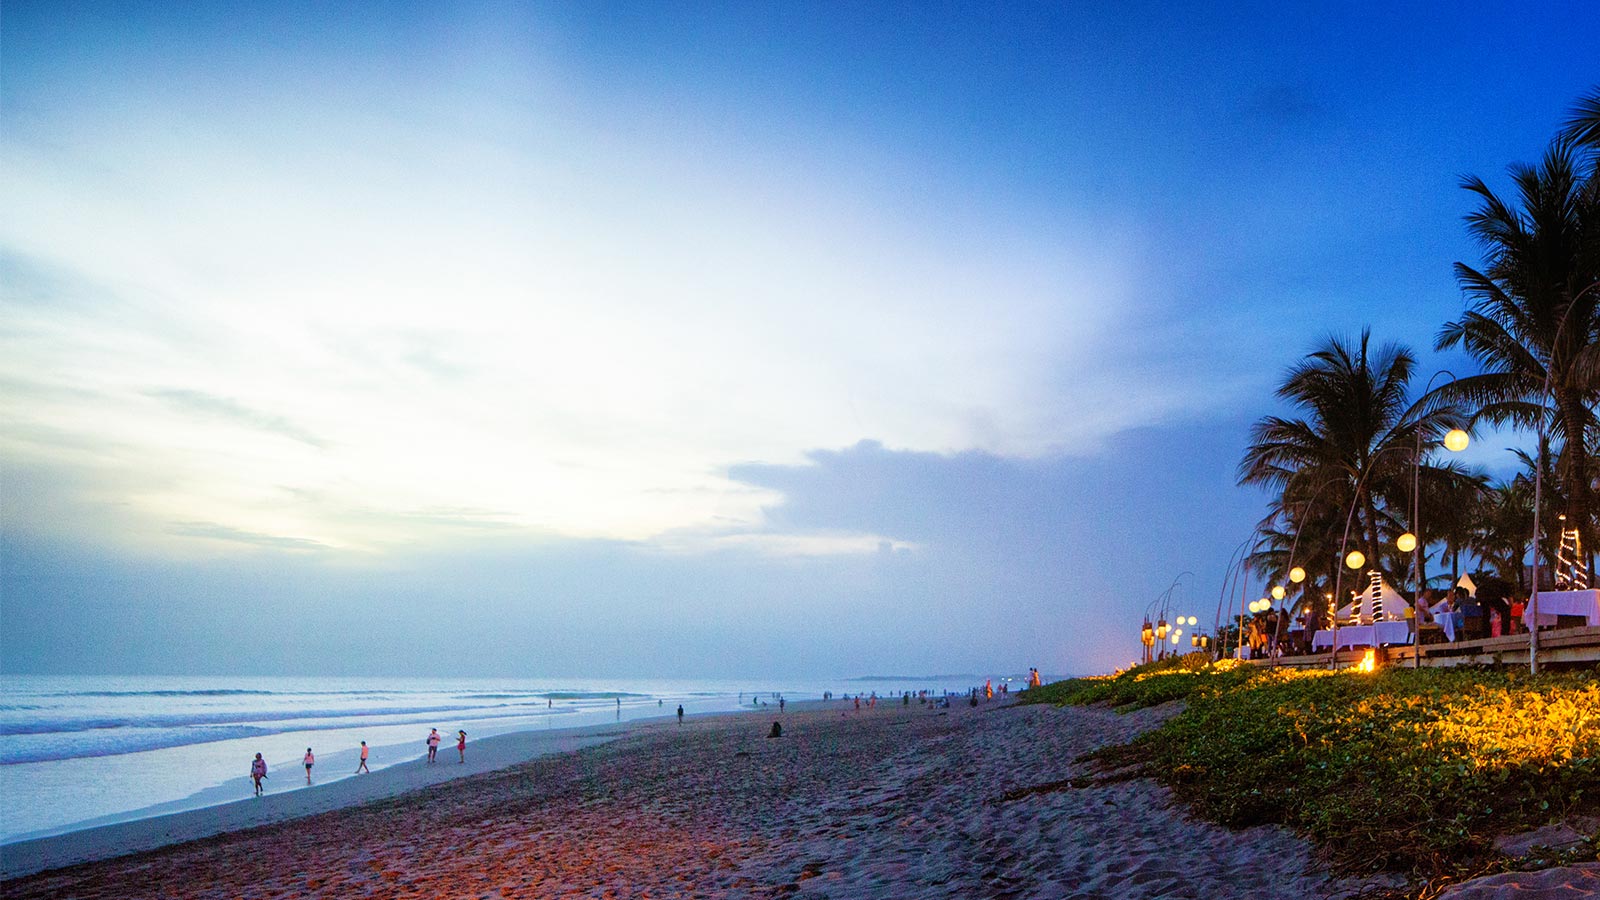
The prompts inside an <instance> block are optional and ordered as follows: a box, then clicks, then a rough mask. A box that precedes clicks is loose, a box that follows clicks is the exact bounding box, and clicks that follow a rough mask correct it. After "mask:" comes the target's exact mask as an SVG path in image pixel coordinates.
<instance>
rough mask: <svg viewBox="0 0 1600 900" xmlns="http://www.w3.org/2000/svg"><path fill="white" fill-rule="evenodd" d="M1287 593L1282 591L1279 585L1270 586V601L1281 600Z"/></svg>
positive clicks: (1281, 586)
mask: <svg viewBox="0 0 1600 900" xmlns="http://www.w3.org/2000/svg"><path fill="white" fill-rule="evenodd" d="M1288 593H1289V592H1288V591H1286V590H1284V589H1283V585H1281V584H1275V585H1273V586H1272V599H1274V600H1282V599H1283V598H1284V596H1285V595H1286V594H1288Z"/></svg>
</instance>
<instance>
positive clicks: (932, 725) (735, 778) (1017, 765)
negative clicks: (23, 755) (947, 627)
mask: <svg viewBox="0 0 1600 900" xmlns="http://www.w3.org/2000/svg"><path fill="white" fill-rule="evenodd" d="M1172 712H1173V710H1172V709H1170V708H1168V709H1155V710H1146V711H1144V712H1140V713H1135V714H1132V715H1125V716H1124V715H1117V714H1115V713H1112V712H1108V711H1104V710H1096V709H1081V708H1066V709H1057V708H1049V707H1015V706H1006V705H1002V704H1000V703H993V704H985V705H982V706H980V707H978V708H976V709H972V708H969V707H967V706H964V705H957V706H954V707H953V708H951V709H949V710H937V709H933V708H932V707H924V706H920V705H917V704H912V705H911V706H910V707H905V706H901V705H898V704H883V705H880V706H879V707H877V708H876V709H870V710H869V709H864V710H861V711H859V712H857V711H855V710H853V709H848V708H846V706H845V704H843V703H842V702H835V703H833V704H826V705H821V708H817V707H812V708H809V709H791V710H790V711H789V712H787V713H785V714H783V715H781V716H780V715H767V716H761V715H731V716H713V717H705V718H702V719H694V718H691V719H690V720H689V721H688V722H687V723H685V724H684V725H682V726H680V725H678V724H677V723H676V722H673V721H670V720H669V721H665V722H652V723H648V724H642V725H638V726H636V727H634V728H633V729H632V730H630V731H628V732H627V733H624V734H620V735H619V734H615V733H611V734H607V733H605V732H600V733H596V734H591V735H589V736H588V737H587V739H586V740H587V741H588V742H591V743H593V742H600V741H605V743H603V744H600V745H599V746H586V747H584V748H583V749H577V748H578V746H580V745H581V744H582V743H583V741H579V740H578V739H577V738H574V740H575V741H578V743H575V745H574V747H573V748H568V752H559V753H558V754H557V755H553V756H545V757H541V758H537V759H533V760H530V761H527V762H523V763H519V764H515V765H511V766H509V767H506V768H502V769H498V770H496V771H491V772H484V773H481V774H476V775H471V776H469V777H465V778H460V779H455V780H451V781H447V782H444V783H440V784H435V785H431V786H426V787H421V788H420V789H417V790H412V791H410V792H408V793H404V794H402V795H399V796H393V797H389V798H387V799H380V800H376V801H374V802H369V803H365V804H364V805H360V806H352V807H347V808H343V809H335V810H331V811H328V812H320V813H316V814H313V815H310V816H309V817H303V818H298V819H294V820H292V821H277V822H271V823H268V824H259V823H252V822H242V821H239V820H237V819H223V820H218V819H217V818H216V817H217V816H218V815H221V814H220V813H218V812H217V811H215V810H200V811H195V812H192V813H184V814H180V815H178V816H172V817H166V818H165V819H157V820H146V821H144V822H134V823H127V824H125V825H123V826H117V827H116V828H113V829H102V830H100V833H98V834H97V835H95V836H94V838H93V843H94V846H93V847H92V848H91V849H92V850H93V851H94V852H96V853H100V854H104V853H109V852H115V851H117V850H125V851H133V850H139V849H141V848H144V847H150V846H155V845H157V844H161V843H165V842H170V841H173V840H177V839H183V838H186V837H194V836H198V834H199V833H200V832H203V831H204V830H205V829H211V831H210V832H209V833H210V834H211V836H208V837H203V838H201V839H199V840H191V841H189V842H187V843H177V844H172V845H171V846H165V847H162V848H161V849H156V850H146V851H145V852H137V853H132V855H126V856H119V857H116V858H111V859H105V860H103V861H99V862H90V863H84V864H78V865H72V866H69V867H67V868H57V869H53V870H51V871H46V872H42V873H39V874H34V875H30V876H27V877H22V878H16V879H12V880H8V881H6V882H4V884H3V887H4V895H5V896H7V897H18V898H22V897H82V898H90V897H108V898H109V897H180V898H184V897H193V898H202V897H204V898H212V897H217V898H220V897H244V898H270V897H299V896H320V897H351V896H370V897H419V898H420V897H438V896H468V897H486V898H509V897H617V898H622V897H687V896H695V897H780V896H791V895H799V896H818V897H841V898H844V897H884V898H891V897H905V898H912V897H1016V898H1065V897H1196V898H1198V897H1207V896H1223V895H1234V896H1251V897H1284V898H1290V897H1296V898H1298V897H1311V896H1315V897H1334V896H1343V895H1348V894H1350V893H1352V892H1354V891H1356V890H1358V889H1360V888H1361V887H1363V886H1364V885H1363V884H1362V883H1359V882H1355V881H1349V880H1341V879H1337V878H1334V877H1332V876H1330V875H1329V874H1327V873H1326V872H1324V871H1321V870H1319V869H1318V868H1317V867H1316V865H1315V864H1314V863H1313V860H1312V857H1311V854H1310V850H1309V848H1308V847H1307V845H1306V844H1305V843H1304V842H1302V841H1300V840H1299V839H1297V838H1296V837H1294V836H1293V835H1291V834H1290V833H1288V832H1286V831H1282V830H1280V829H1273V828H1260V829H1252V830H1251V831H1248V832H1234V831H1229V830H1227V829H1224V828H1220V827H1217V826H1213V825H1209V824H1206V823H1202V822H1198V821H1195V820H1192V819H1190V818H1189V817H1188V816H1186V815H1185V814H1184V813H1183V812H1182V811H1180V810H1178V809H1177V808H1175V807H1174V806H1173V804H1172V801H1171V800H1170V798H1169V796H1168V795H1167V793H1166V792H1165V790H1164V789H1162V788H1160V787H1159V786H1157V785H1155V784H1154V783H1153V782H1150V781H1148V780H1130V781H1120V782H1111V783H1104V784H1085V783H1084V782H1082V781H1081V780H1080V781H1077V782H1073V783H1072V784H1067V782H1068V781H1069V780H1070V779H1074V778H1080V777H1081V776H1083V775H1085V774H1086V771H1087V770H1086V769H1085V768H1084V767H1083V766H1082V765H1081V764H1078V763H1076V762H1074V760H1075V759H1076V758H1077V757H1078V756H1079V755H1080V754H1082V753H1084V752H1087V751H1089V750H1091V749H1094V748H1095V747H1099V746H1102V745H1105V744H1106V743H1108V742H1117V741H1122V740H1125V739H1127V738H1128V737H1130V736H1131V735H1133V734H1134V733H1136V732H1138V731H1140V730H1142V729H1145V728H1149V727H1152V726H1153V725H1154V724H1156V723H1158V722H1159V721H1160V720H1161V719H1162V718H1164V717H1165V716H1166V715H1170V714H1171V713H1172ZM773 719H777V720H779V721H781V722H782V723H783V724H784V732H783V736H782V737H779V738H775V739H773V738H769V737H767V733H768V729H769V727H770V724H771V721H772V720H773ZM508 737H509V736H508ZM485 743H488V742H485ZM508 752H509V751H508ZM337 787H338V785H334V786H330V788H329V793H330V795H331V794H332V792H333V789H334V788H337ZM315 793H316V792H315V791H308V792H302V794H304V795H305V796H307V797H309V796H311V795H313V794H315ZM339 799H341V798H337V797H331V796H330V798H329V799H328V801H327V802H334V801H336V800H339ZM232 806H235V807H237V806H238V804H234V805H232ZM219 809H227V807H222V808H219ZM295 811H299V810H292V811H290V812H295ZM251 825H254V826H255V827H250V826H251ZM219 826H220V827H219ZM238 829H243V830H238ZM34 843H35V844H36V845H37V846H34V847H31V848H27V849H28V852H30V853H36V854H45V855H49V853H51V852H53V853H55V854H56V856H55V857H52V859H57V858H60V854H62V853H63V852H64V851H63V850H61V849H60V848H62V847H71V846H72V845H73V844H79V845H83V844H85V843H86V838H85V836H84V835H83V834H82V833H80V834H79V835H67V836H63V837H60V838H53V839H47V840H46V841H40V842H34ZM19 847H20V845H19ZM19 847H14V848H11V849H13V850H16V849H19ZM51 847H54V848H55V849H54V850H53V851H52V850H51V849H50V848H51ZM9 855H10V854H8V856H9ZM24 862H26V861H25V860H23V859H21V858H18V859H17V860H12V859H9V858H8V860H7V866H8V867H12V866H14V865H15V866H17V867H18V868H20V864H22V863H24ZM47 864H53V863H47Z"/></svg>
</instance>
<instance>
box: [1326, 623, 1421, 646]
mask: <svg viewBox="0 0 1600 900" xmlns="http://www.w3.org/2000/svg"><path fill="white" fill-rule="evenodd" d="M1409 643H1411V626H1410V625H1407V624H1406V623H1405V622H1378V623H1376V624H1374V625H1346V626H1345V627H1343V628H1340V629H1339V649H1341V650H1343V649H1344V648H1346V647H1376V646H1378V645H1380V644H1409ZM1332 646H1333V629H1332V628H1321V629H1318V630H1317V633H1316V634H1314V635H1312V636H1311V649H1312V650H1316V649H1317V648H1318V647H1332Z"/></svg>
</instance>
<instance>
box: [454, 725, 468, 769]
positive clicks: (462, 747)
mask: <svg viewBox="0 0 1600 900" xmlns="http://www.w3.org/2000/svg"><path fill="white" fill-rule="evenodd" d="M456 752H457V753H459V754H461V762H463V763H465V762H466V761H467V733H466V732H465V731H458V732H456Z"/></svg>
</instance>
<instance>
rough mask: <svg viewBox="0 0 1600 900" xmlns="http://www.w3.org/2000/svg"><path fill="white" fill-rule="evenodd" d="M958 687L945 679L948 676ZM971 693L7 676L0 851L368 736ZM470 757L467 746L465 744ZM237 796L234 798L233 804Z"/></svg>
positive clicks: (321, 780) (283, 768)
mask: <svg viewBox="0 0 1600 900" xmlns="http://www.w3.org/2000/svg"><path fill="white" fill-rule="evenodd" d="M946 681H948V679H947V680H946ZM966 686H967V685H966V684H964V683H963V684H954V683H935V682H927V683H924V681H921V680H919V681H915V682H912V681H905V682H902V681H898V680H888V679H879V680H874V681H871V682H850V681H843V680H841V681H834V682H826V683H823V682H815V683H805V682H787V683H779V682H769V683H762V682H760V681H747V682H731V681H671V680H659V679H658V680H646V679H634V680H605V679H577V678H556V679H515V678H510V679H508V678H475V679H432V678H430V679H411V678H317V677H302V678H281V677H210V676H172V677H167V676H122V677H105V676H41V675H6V676H0V804H3V806H4V809H5V815H4V816H0V843H8V842H11V841H15V840H20V839H24V838H29V837H41V836H44V835H49V834H59V833H63V832H68V831H73V830H77V829H80V828H86V827H91V826H93V825H100V824H106V823H109V822H116V821H125V820H128V819H136V818H142V817H145V816H150V815H159V814H163V813H168V812H176V811H179V810H183V809H193V808H197V807H201V806H209V805H213V804H216V803H223V802H227V801H230V800H235V799H239V798H241V797H247V796H249V795H250V793H251V789H250V787H249V782H248V781H247V779H246V776H247V775H248V773H249V770H250V761H251V760H252V759H254V757H255V754H257V753H260V754H262V757H263V758H264V759H265V760H266V761H267V767H268V770H269V772H270V773H271V775H270V776H269V778H268V779H267V782H266V786H267V790H268V791H269V792H273V793H276V792H280V791H287V790H304V789H306V784H305V776H304V770H303V769H302V768H301V765H300V762H301V758H302V757H303V756H304V754H305V750H306V748H307V747H311V748H312V749H313V751H314V752H315V753H316V758H317V765H316V769H315V776H314V777H315V781H316V782H317V783H318V784H326V783H328V782H330V781H336V780H340V779H342V778H348V777H350V776H351V775H352V774H353V773H354V771H355V768H356V765H357V756H358V751H359V749H360V742H361V741H366V742H367V746H368V747H369V748H370V751H371V753H370V759H369V760H368V766H369V767H370V768H371V769H373V770H377V769H381V768H383V767H385V766H390V765H394V764H396V763H401V762H406V761H409V760H414V759H417V758H419V757H420V756H422V755H423V754H424V752H425V748H424V745H423V741H424V739H425V738H426V737H427V734H428V730H429V729H430V728H438V729H439V732H440V734H441V735H442V736H443V738H444V742H443V744H442V745H441V748H440V752H441V753H452V752H454V746H453V745H454V743H455V733H456V731H457V730H458V729H459V730H465V731H466V732H467V734H468V739H469V741H472V740H477V739H479V738H484V737H489V736H491V735H496V734H505V733H508V732H513V731H526V730H529V729H534V728H538V729H556V728H572V727H580V726H587V725H599V724H603V723H606V722H615V721H622V720H631V719H638V718H645V717H654V716H662V715H673V714H675V713H676V711H677V707H678V704H680V703H681V704H683V707H684V710H685V712H687V713H691V714H693V713H707V712H727V711H733V710H741V709H752V708H759V704H760V703H761V702H766V703H768V704H769V707H768V708H769V709H775V708H776V707H777V701H776V695H777V694H782V695H783V696H784V697H785V698H786V699H789V700H814V699H818V698H819V697H821V696H822V692H823V691H824V690H831V691H833V693H834V694H835V695H841V694H848V693H863V694H865V693H869V692H874V691H875V692H877V693H878V694H879V695H880V696H890V695H896V694H898V693H899V692H900V691H917V690H937V691H943V690H962V689H965V687H966ZM469 752H470V744H469ZM236 795H237V796H236Z"/></svg>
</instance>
